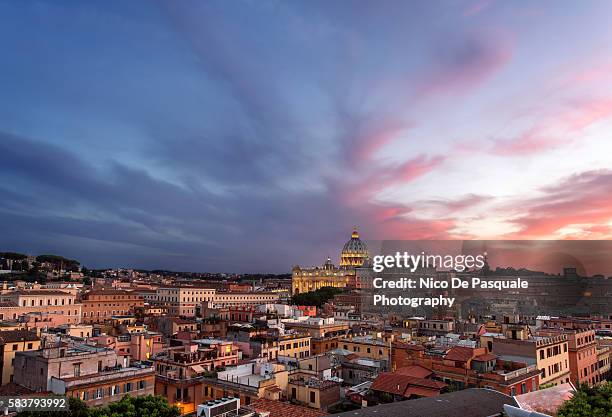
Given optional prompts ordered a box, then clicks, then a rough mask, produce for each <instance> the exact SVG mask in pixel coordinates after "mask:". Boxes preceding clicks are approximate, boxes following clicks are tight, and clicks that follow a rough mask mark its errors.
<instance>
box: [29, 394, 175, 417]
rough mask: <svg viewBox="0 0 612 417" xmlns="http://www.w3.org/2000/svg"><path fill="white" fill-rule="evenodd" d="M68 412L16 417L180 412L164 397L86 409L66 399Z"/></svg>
mask: <svg viewBox="0 0 612 417" xmlns="http://www.w3.org/2000/svg"><path fill="white" fill-rule="evenodd" d="M68 406H69V408H70V410H69V411H36V412H33V411H23V412H21V413H19V414H17V417H179V416H180V415H181V412H180V410H179V409H178V408H177V407H175V406H171V405H170V404H168V401H166V399H165V398H164V397H154V396H152V395H147V396H146V397H130V396H129V395H126V396H125V397H123V398H122V399H121V400H120V401H118V402H114V403H110V404H109V405H107V406H106V407H100V408H87V406H86V405H85V403H84V402H83V401H81V400H79V399H78V398H74V397H68Z"/></svg>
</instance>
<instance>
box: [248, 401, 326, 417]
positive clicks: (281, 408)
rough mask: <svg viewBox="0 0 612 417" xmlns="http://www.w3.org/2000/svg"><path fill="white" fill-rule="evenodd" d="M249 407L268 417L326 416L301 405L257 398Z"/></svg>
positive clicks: (321, 412)
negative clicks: (266, 413)
mask: <svg viewBox="0 0 612 417" xmlns="http://www.w3.org/2000/svg"><path fill="white" fill-rule="evenodd" d="M249 406H250V407H252V408H254V409H255V410H256V411H258V412H263V411H267V412H269V413H270V417H296V416H299V417H321V416H324V415H327V413H325V412H323V411H319V410H315V409H312V408H308V407H304V406H301V405H295V404H290V403H284V402H280V401H272V400H267V399H265V398H258V399H257V400H254V401H253V402H251V404H249Z"/></svg>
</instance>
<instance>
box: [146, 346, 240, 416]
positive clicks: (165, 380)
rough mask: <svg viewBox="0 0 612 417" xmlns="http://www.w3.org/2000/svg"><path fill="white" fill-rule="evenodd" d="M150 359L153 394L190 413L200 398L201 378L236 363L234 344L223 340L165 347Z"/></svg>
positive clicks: (202, 391)
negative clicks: (152, 372) (152, 370)
mask: <svg viewBox="0 0 612 417" xmlns="http://www.w3.org/2000/svg"><path fill="white" fill-rule="evenodd" d="M152 359H153V363H154V365H155V371H156V380H155V395H163V396H164V397H166V399H167V400H168V402H170V403H171V404H176V405H177V406H179V407H180V408H181V411H182V412H183V413H190V412H193V411H194V410H195V408H196V406H197V405H198V404H200V403H201V402H202V401H203V399H204V382H205V380H206V379H210V378H211V377H212V374H211V372H212V371H214V370H216V369H217V370H218V369H223V368H224V367H225V366H230V365H235V364H236V363H237V361H238V348H237V347H236V346H235V345H234V344H233V343H232V342H227V341H224V340H216V339H201V340H197V341H194V342H193V343H186V344H185V345H183V346H177V347H171V348H168V349H166V350H164V351H162V352H160V353H159V354H157V355H155V356H154V357H153V358H152ZM207 377H208V378H207Z"/></svg>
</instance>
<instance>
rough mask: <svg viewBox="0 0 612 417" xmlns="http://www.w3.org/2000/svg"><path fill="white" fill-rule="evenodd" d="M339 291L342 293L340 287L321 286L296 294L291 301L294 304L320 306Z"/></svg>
mask: <svg viewBox="0 0 612 417" xmlns="http://www.w3.org/2000/svg"><path fill="white" fill-rule="evenodd" d="M340 293H342V289H341V288H334V287H323V288H319V289H318V290H316V291H311V292H305V293H302V294H296V295H294V296H293V298H292V301H293V304H295V305H300V306H317V307H321V306H322V305H323V304H325V303H326V302H327V301H329V300H330V299H332V298H333V297H334V295H336V294H340Z"/></svg>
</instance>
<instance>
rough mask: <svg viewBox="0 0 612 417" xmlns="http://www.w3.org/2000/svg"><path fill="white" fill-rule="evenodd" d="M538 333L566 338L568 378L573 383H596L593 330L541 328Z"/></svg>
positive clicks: (596, 370) (595, 353) (595, 350)
mask: <svg viewBox="0 0 612 417" xmlns="http://www.w3.org/2000/svg"><path fill="white" fill-rule="evenodd" d="M538 334H539V335H544V336H556V335H563V336H565V337H566V338H567V346H568V350H569V352H568V356H569V368H570V379H571V381H572V383H573V384H574V385H579V384H587V385H594V384H596V383H597V374H598V369H597V367H598V359H597V342H596V340H595V331H594V330H589V329H582V330H568V329H541V330H539V331H538Z"/></svg>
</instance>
